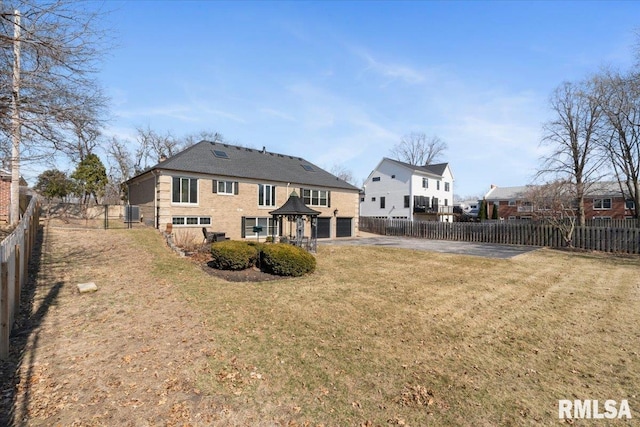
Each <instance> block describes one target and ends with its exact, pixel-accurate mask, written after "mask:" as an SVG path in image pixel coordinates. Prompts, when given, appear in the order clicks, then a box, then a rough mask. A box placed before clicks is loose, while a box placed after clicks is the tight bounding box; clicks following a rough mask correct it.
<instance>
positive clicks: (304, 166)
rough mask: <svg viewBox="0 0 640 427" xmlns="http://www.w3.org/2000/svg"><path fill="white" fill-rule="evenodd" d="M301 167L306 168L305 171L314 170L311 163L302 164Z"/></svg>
mask: <svg viewBox="0 0 640 427" xmlns="http://www.w3.org/2000/svg"><path fill="white" fill-rule="evenodd" d="M302 167H303V168H304V170H306V171H307V172H314V169H313V167H311V165H302Z"/></svg>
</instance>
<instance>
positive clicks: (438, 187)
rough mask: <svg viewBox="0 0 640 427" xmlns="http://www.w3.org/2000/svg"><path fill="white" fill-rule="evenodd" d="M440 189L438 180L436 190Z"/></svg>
mask: <svg viewBox="0 0 640 427" xmlns="http://www.w3.org/2000/svg"><path fill="white" fill-rule="evenodd" d="M439 189H440V181H436V190H439Z"/></svg>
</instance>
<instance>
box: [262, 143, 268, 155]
mask: <svg viewBox="0 0 640 427" xmlns="http://www.w3.org/2000/svg"><path fill="white" fill-rule="evenodd" d="M266 152H267V147H265V146H264V145H263V146H262V154H265V153H266Z"/></svg>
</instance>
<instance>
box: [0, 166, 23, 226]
mask: <svg viewBox="0 0 640 427" xmlns="http://www.w3.org/2000/svg"><path fill="white" fill-rule="evenodd" d="M28 185H29V184H27V181H25V179H24V178H23V177H20V209H21V211H24V209H26V208H27V204H28V201H29V195H28V194H27V186H28ZM10 212H11V171H8V170H6V169H2V168H0V222H5V223H8V222H9V214H10Z"/></svg>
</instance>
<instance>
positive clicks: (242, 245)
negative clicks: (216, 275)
mask: <svg viewBox="0 0 640 427" xmlns="http://www.w3.org/2000/svg"><path fill="white" fill-rule="evenodd" d="M260 246H261V245H257V244H255V243H253V244H252V243H250V242H242V241H238V240H225V241H222V242H216V243H213V244H212V245H211V256H212V257H213V260H212V261H211V264H212V267H214V268H217V269H220V270H244V269H245V268H249V267H252V266H253V265H254V264H255V263H256V261H257V260H258V255H259V254H260Z"/></svg>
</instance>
